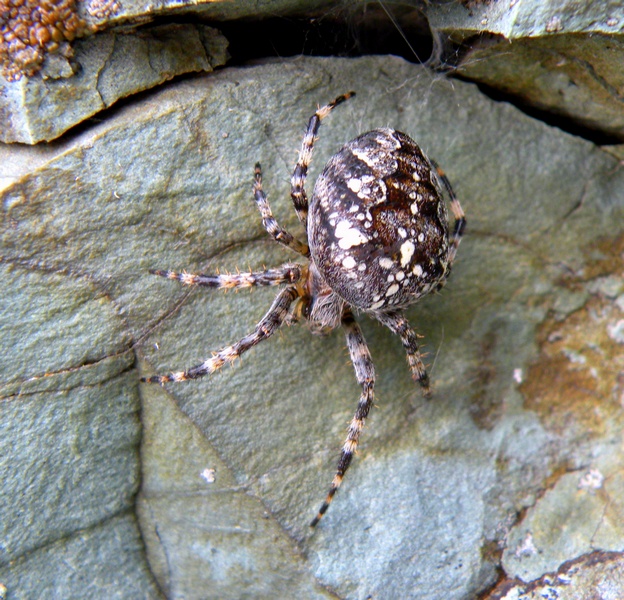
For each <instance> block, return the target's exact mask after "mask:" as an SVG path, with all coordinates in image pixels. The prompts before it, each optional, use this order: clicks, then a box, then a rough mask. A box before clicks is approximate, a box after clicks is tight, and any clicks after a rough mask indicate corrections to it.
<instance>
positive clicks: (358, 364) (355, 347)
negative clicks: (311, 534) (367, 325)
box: [310, 310, 375, 527]
mask: <svg viewBox="0 0 624 600" xmlns="http://www.w3.org/2000/svg"><path fill="white" fill-rule="evenodd" d="M342 326H343V329H344V330H345V336H346V338H347V346H348V348H349V355H350V357H351V362H352V363H353V367H354V369H355V375H356V377H357V380H358V383H359V384H360V385H361V386H362V394H361V396H360V401H359V402H358V406H357V410H356V411H355V415H354V416H353V419H351V423H350V424H349V429H348V430H347V439H346V440H345V442H344V445H343V446H342V452H341V453H340V460H339V461H338V467H337V468H336V474H335V475H334V479H333V481H332V484H331V487H330V488H329V493H328V494H327V498H326V499H325V502H323V504H322V506H321V508H320V509H319V511H318V514H317V515H316V517H314V519H313V520H312V522H311V523H310V526H311V527H315V526H316V524H317V523H318V522H319V521H320V520H321V518H322V516H323V515H324V514H325V512H326V511H327V509H328V508H329V505H330V503H331V501H332V500H333V498H334V495H335V494H336V492H337V491H338V488H339V487H340V484H341V483H342V479H343V477H344V474H345V473H346V471H347V469H348V468H349V465H350V464H351V460H352V458H353V455H354V454H355V452H356V450H357V445H358V441H359V439H360V434H361V432H362V428H363V427H364V421H365V420H366V417H368V413H369V411H370V409H371V406H372V405H373V402H374V400H375V394H374V386H375V367H374V366H373V359H372V358H371V355H370V351H369V350H368V346H367V345H366V340H365V339H364V335H363V334H362V330H361V329H360V327H359V325H358V324H357V323H356V322H355V319H354V318H353V313H352V312H351V311H350V310H347V311H345V314H344V315H343V317H342Z"/></svg>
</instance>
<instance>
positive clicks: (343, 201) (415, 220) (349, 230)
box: [308, 128, 449, 312]
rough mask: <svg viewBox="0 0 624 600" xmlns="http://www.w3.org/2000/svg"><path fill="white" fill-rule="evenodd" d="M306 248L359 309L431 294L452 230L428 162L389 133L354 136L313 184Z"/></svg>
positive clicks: (444, 265)
mask: <svg viewBox="0 0 624 600" xmlns="http://www.w3.org/2000/svg"><path fill="white" fill-rule="evenodd" d="M308 243H309V246H310V255H311V259H312V261H313V263H314V264H315V266H316V268H317V270H318V271H319V273H320V274H321V276H322V277H323V279H324V280H325V281H326V283H327V285H328V286H329V287H330V288H331V289H332V290H333V291H334V292H335V293H336V294H338V295H339V296H340V297H341V298H343V299H344V300H345V301H346V302H348V303H349V304H351V305H353V306H355V307H358V308H360V309H362V310H365V311H380V312H385V311H391V310H395V309H398V308H402V307H405V306H407V305H409V304H412V303H413V302H415V301H416V300H418V299H419V298H420V297H421V296H423V295H425V294H427V293H428V292H430V291H431V290H433V289H436V288H437V287H439V285H440V284H441V283H443V282H444V280H445V279H446V277H447V275H448V272H449V226H448V216H447V211H446V205H445V201H444V196H443V194H442V189H441V185H440V182H439V180H438V177H437V175H436V174H435V172H434V170H433V167H432V165H431V162H430V161H429V160H428V159H427V157H426V156H425V155H424V154H423V152H422V151H421V150H420V148H419V147H418V146H417V144H416V143H415V142H414V141H413V140H412V139H411V138H410V137H409V136H407V135H405V134H404V133H401V132H399V131H395V130H393V129H387V128H384V129H375V130H373V131H369V132H368V133H365V134H363V135H361V136H359V137H357V138H355V139H354V140H352V141H351V142H349V143H348V144H346V145H345V146H343V147H342V149H341V150H340V151H339V152H338V153H337V154H335V155H334V156H333V157H332V158H331V159H330V160H329V162H328V163H327V165H326V166H325V168H324V169H323V172H322V174H321V175H320V176H319V178H318V180H317V181H316V185H315V187H314V193H313V197H312V200H311V202H310V207H309V215H308Z"/></svg>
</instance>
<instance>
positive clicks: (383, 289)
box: [142, 92, 466, 527]
mask: <svg viewBox="0 0 624 600" xmlns="http://www.w3.org/2000/svg"><path fill="white" fill-rule="evenodd" d="M353 95H354V92H349V93H348V94H344V95H342V96H339V97H338V98H336V99H335V100H334V101H333V102H330V103H329V104H327V105H326V106H324V107H322V108H319V109H318V110H317V111H316V113H315V114H314V115H313V116H312V117H311V118H310V121H309V123H308V128H307V131H306V133H305V135H304V137H303V142H302V145H301V151H300V153H299V160H298V161H297V164H296V165H295V169H294V172H293V175H292V180H291V197H292V200H293V203H294V206H295V211H296V212H297V216H298V217H299V220H300V221H301V223H302V224H303V226H304V228H305V229H306V232H307V244H306V243H303V242H301V241H299V240H298V239H297V238H295V237H293V236H292V235H291V234H290V233H288V231H286V230H285V229H283V228H282V227H281V226H280V225H279V224H278V223H277V221H276V220H275V218H274V217H273V214H272V212H271V208H270V206H269V203H268V201H267V197H266V194H265V193H264V191H263V190H262V173H261V170H260V164H256V168H255V181H254V186H253V190H254V198H255V201H256V204H257V205H258V209H259V210H260V214H261V215H262V224H263V225H264V228H265V229H266V230H267V232H268V233H269V235H270V236H271V237H272V238H273V239H274V240H275V241H277V242H279V243H280V244H282V245H284V246H286V247H287V248H289V249H290V250H293V251H294V252H296V253H298V254H300V255H301V256H303V257H304V258H306V259H308V262H307V263H306V264H295V263H286V264H284V265H282V266H281V267H278V268H276V269H266V270H263V271H258V272H251V273H236V274H217V275H193V274H189V273H175V272H173V271H151V272H152V273H154V274H156V275H160V276H161V277H167V278H169V279H177V280H178V281H181V282H182V283H183V284H186V285H199V286H205V287H211V288H244V287H251V286H270V285H284V286H285V287H284V288H283V289H282V290H281V291H280V292H279V294H278V295H277V297H276V298H275V300H274V301H273V304H272V305H271V308H270V309H269V311H268V312H267V313H266V315H264V317H263V318H262V320H261V321H260V322H259V323H258V324H257V325H256V327H255V329H254V331H253V332H252V333H250V334H249V335H246V336H245V337H243V338H242V339H241V340H239V341H238V342H236V343H235V344H233V345H231V346H227V347H225V348H223V349H222V350H219V351H218V352H216V353H214V354H213V356H212V357H211V358H209V359H207V360H206V361H204V362H203V363H201V364H199V365H196V366H194V367H191V368H190V369H188V370H187V371H179V372H175V373H171V374H170V375H155V376H153V377H148V378H143V379H142V381H147V382H150V383H160V384H164V383H167V382H170V381H184V380H187V379H197V378H198V377H203V376H204V375H208V374H210V373H214V372H215V371H217V370H218V369H220V368H221V367H222V366H223V365H225V364H226V363H231V362H233V361H234V360H235V359H236V358H238V357H239V356H241V354H243V352H246V351H247V350H249V349H250V348H252V347H253V346H255V345H256V344H258V343H260V342H261V341H263V340H265V339H267V338H269V337H271V336H272V335H273V334H274V333H275V332H276V331H277V330H278V329H279V328H280V326H281V325H283V324H284V323H285V322H287V323H291V322H294V321H296V320H299V319H302V320H305V321H306V322H307V324H308V326H309V328H310V330H311V331H312V333H315V334H325V333H327V332H329V331H331V330H332V329H335V328H336V327H338V326H339V325H341V326H342V328H343V330H344V332H345V335H346V338H347V347H348V349H349V354H350V357H351V361H352V362H353V366H354V368H355V375H356V378H357V381H358V383H359V384H360V386H361V388H362V392H361V396H360V400H359V403H358V406H357V410H356V411H355V415H354V417H353V419H352V421H351V423H350V425H349V428H348V432H347V438H346V440H345V442H344V445H343V447H342V452H341V455H340V460H339V461H338V467H337V469H336V474H335V476H334V479H333V481H332V484H331V487H330V489H329V493H328V495H327V498H326V499H325V502H324V503H323V504H322V506H321V508H320V510H319V512H318V514H317V515H316V517H315V518H314V520H313V521H312V523H311V526H312V527H314V526H315V525H316V524H317V523H318V522H319V520H320V519H321V517H322V516H323V514H324V513H325V511H326V510H327V508H328V507H329V504H330V502H331V501H332V498H333V497H334V494H335V493H336V491H337V490H338V488H339V487H340V484H341V483H342V479H343V477H344V474H345V472H346V470H347V469H348V467H349V464H350V463H351V459H352V458H353V455H354V453H355V451H356V448H357V445H358V440H359V438H360V433H361V431H362V428H363V426H364V421H365V419H366V418H367V416H368V413H369V411H370V408H371V406H372V404H373V401H374V392H373V388H374V385H375V369H374V366H373V361H372V359H371V355H370V352H369V350H368V346H367V345H366V341H365V340H364V336H363V335H362V331H361V330H360V327H359V326H358V324H357V323H356V321H355V319H354V317H353V309H354V308H355V309H356V310H358V311H361V312H364V313H367V314H368V315H370V316H371V317H373V318H375V319H377V321H379V322H380V323H382V324H383V325H385V326H386V327H387V328H388V329H390V331H392V332H393V333H395V334H396V335H398V336H399V337H400V338H401V342H402V343H403V346H404V348H405V351H406V353H407V360H408V362H409V366H410V369H411V372H412V378H413V379H414V380H415V381H417V382H418V383H419V384H420V385H421V387H422V389H423V392H424V394H425V395H428V394H429V378H428V376H427V372H426V370H425V366H424V364H423V361H422V357H421V355H420V353H419V351H418V336H417V335H416V333H415V332H414V330H413V329H412V328H411V327H410V325H409V323H408V322H407V320H406V318H405V316H404V315H403V310H404V309H405V308H406V307H407V306H409V305H410V304H413V303H414V302H416V301H417V300H418V299H419V298H420V297H422V296H424V295H425V294H427V293H429V292H430V291H433V290H438V289H440V288H441V287H442V286H443V285H444V283H445V281H446V278H447V277H448V275H449V273H450V270H451V266H452V263H453V260H454V258H455V254H456V252H457V248H458V246H459V242H460V239H461V236H462V233H463V231H464V227H465V224H466V220H465V218H464V213H463V211H462V208H461V206H460V204H459V201H458V200H457V198H456V197H455V194H454V193H453V190H452V189H451V186H450V184H449V182H448V180H447V179H446V177H445V175H444V173H443V172H442V171H441V170H440V169H439V168H438V167H437V166H436V165H435V163H433V162H432V161H430V160H429V159H428V158H427V157H426V156H425V155H424V154H423V152H422V151H421V150H420V148H419V147H418V146H417V145H416V143H415V142H414V141H413V140H412V139H410V138H409V137H408V136H407V135H405V134H404V133H401V132H399V131H395V130H393V129H387V128H384V129H375V130H373V131H369V132H368V133H364V134H363V135H360V136H359V137H357V138H355V139H354V140H352V141H351V142H349V143H348V144H346V145H345V146H343V148H342V149H341V150H340V151H339V152H338V153H337V154H335V155H334V156H332V158H331V159H330V160H329V162H328V163H327V165H326V166H325V169H324V170H323V172H322V174H321V175H320V177H319V178H318V180H317V181H316V185H315V187H314V193H313V195H312V200H311V202H310V203H309V204H308V196H307V194H306V191H305V188H304V184H305V180H306V175H307V171H308V166H309V164H310V161H311V159H312V150H313V147H314V142H315V140H316V135H317V133H318V130H319V126H320V123H321V120H322V119H324V118H325V117H326V116H327V115H329V113H330V112H331V111H332V109H334V108H335V107H336V106H337V105H338V104H340V103H342V102H344V101H345V100H347V99H349V98H351V97H352V96H353ZM444 190H446V192H447V193H448V195H449V197H450V206H451V210H452V212H453V215H454V217H455V226H454V229H453V231H452V233H450V231H449V225H448V217H447V211H446V205H445V201H444V194H443V192H444Z"/></svg>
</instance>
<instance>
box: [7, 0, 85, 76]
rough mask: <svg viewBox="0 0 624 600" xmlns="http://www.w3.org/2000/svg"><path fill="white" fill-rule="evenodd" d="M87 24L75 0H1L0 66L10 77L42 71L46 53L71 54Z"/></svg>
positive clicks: (30, 74)
mask: <svg viewBox="0 0 624 600" xmlns="http://www.w3.org/2000/svg"><path fill="white" fill-rule="evenodd" d="M84 27H85V23H84V21H83V20H82V19H81V18H80V16H79V15H78V12H77V2H76V0H43V1H42V2H38V1H36V0H0V69H1V71H2V75H3V76H4V77H5V78H6V79H7V80H8V81H16V80H18V79H20V78H21V77H22V76H23V75H26V76H28V77H30V76H32V75H34V74H35V73H37V72H38V71H39V69H40V68H41V65H42V64H43V61H44V59H45V57H46V55H47V54H49V53H52V52H59V51H62V52H64V53H65V54H66V55H70V53H71V48H70V46H69V44H68V42H71V41H72V40H73V39H74V38H75V37H76V36H77V35H80V34H81V33H82V32H83V30H84Z"/></svg>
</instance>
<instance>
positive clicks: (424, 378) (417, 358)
mask: <svg viewBox="0 0 624 600" xmlns="http://www.w3.org/2000/svg"><path fill="white" fill-rule="evenodd" d="M374 317H375V318H376V319H377V320H378V321H379V322H380V323H381V324H382V325H385V326H386V327H387V328H388V329H389V330H390V331H392V333H394V334H395V335H398V336H399V337H400V338H401V342H402V343H403V347H404V348H405V352H406V354H407V362H408V363H409V367H410V370H411V372H412V379H413V380H414V381H417V382H418V383H419V384H420V387H421V388H422V390H423V395H424V396H425V397H427V398H428V397H429V396H431V388H430V387H429V375H427V370H426V369H425V364H424V363H423V360H422V356H421V354H420V351H419V349H418V335H417V334H416V332H415V331H414V330H413V329H412V327H411V326H410V324H409V322H408V321H407V319H406V318H405V316H404V315H403V313H401V312H395V313H376V314H375V315H374Z"/></svg>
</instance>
